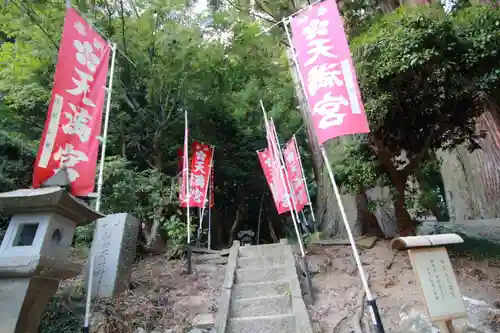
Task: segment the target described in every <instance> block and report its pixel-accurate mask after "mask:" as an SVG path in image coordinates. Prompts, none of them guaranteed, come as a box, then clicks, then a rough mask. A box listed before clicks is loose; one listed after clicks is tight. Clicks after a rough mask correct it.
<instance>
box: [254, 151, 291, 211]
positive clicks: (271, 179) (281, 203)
mask: <svg viewBox="0 0 500 333" xmlns="http://www.w3.org/2000/svg"><path fill="white" fill-rule="evenodd" d="M257 156H258V158H259V162H260V166H261V167H262V171H263V172H264V176H265V177H266V180H267V184H268V185H269V189H270V190H271V195H272V197H273V201H274V205H275V206H276V210H277V211H278V214H283V213H286V212H289V211H290V207H289V206H288V202H287V200H286V197H285V187H284V184H283V181H282V180H281V179H280V177H279V172H280V170H279V169H277V170H273V169H275V166H276V164H275V163H273V161H272V156H271V154H270V153H269V149H267V148H266V149H264V150H262V151H258V152H257ZM273 171H275V172H273ZM276 174H277V175H278V176H276Z"/></svg>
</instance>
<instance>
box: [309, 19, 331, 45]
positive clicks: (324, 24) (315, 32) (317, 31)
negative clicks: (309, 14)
mask: <svg viewBox="0 0 500 333" xmlns="http://www.w3.org/2000/svg"><path fill="white" fill-rule="evenodd" d="M329 24H330V21H328V20H319V19H316V18H315V19H312V20H311V21H310V22H309V25H307V27H305V28H304V30H302V33H303V34H304V35H305V36H306V39H307V40H311V39H314V38H316V37H317V36H326V35H328V25H329Z"/></svg>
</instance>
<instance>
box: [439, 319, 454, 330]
mask: <svg viewBox="0 0 500 333" xmlns="http://www.w3.org/2000/svg"><path fill="white" fill-rule="evenodd" d="M438 326H439V330H440V332H441V333H456V331H455V328H454V327H453V323H452V322H451V320H446V321H441V322H439V323H438Z"/></svg>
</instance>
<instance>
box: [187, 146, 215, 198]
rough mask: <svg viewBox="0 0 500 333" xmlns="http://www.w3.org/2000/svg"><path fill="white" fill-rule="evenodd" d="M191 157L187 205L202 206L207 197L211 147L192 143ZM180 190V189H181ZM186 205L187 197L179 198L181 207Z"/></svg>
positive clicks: (212, 150) (212, 151)
mask: <svg viewBox="0 0 500 333" xmlns="http://www.w3.org/2000/svg"><path fill="white" fill-rule="evenodd" d="M192 149H193V157H192V159H191V170H190V171H189V179H190V182H189V192H190V194H191V195H190V198H189V207H203V206H204V205H205V204H206V200H207V199H208V198H207V197H208V195H207V194H208V185H209V182H210V179H209V175H210V173H211V171H210V168H211V166H210V165H211V163H212V158H213V153H214V149H213V147H211V146H209V145H206V144H204V143H200V142H196V141H195V142H194V143H193V145H192ZM181 192H182V191H181ZM186 206H187V199H184V200H181V207H186Z"/></svg>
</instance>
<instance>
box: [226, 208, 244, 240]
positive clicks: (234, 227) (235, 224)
mask: <svg viewBox="0 0 500 333" xmlns="http://www.w3.org/2000/svg"><path fill="white" fill-rule="evenodd" d="M242 209H243V202H241V203H240V204H239V205H238V208H236V217H235V218H234V222H233V225H232V226H231V230H230V232H229V245H231V244H233V240H234V234H235V233H236V230H238V227H239V226H240V222H241V214H242Z"/></svg>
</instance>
